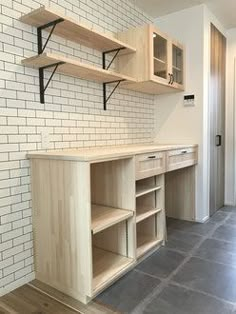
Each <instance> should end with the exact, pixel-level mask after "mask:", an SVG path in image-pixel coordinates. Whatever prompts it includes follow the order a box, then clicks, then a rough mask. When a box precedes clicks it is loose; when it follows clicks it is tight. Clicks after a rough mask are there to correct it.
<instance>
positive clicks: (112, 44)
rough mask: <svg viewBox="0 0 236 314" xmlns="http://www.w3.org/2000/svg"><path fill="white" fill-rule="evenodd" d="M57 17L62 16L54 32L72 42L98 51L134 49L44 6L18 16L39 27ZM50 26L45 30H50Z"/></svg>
mask: <svg viewBox="0 0 236 314" xmlns="http://www.w3.org/2000/svg"><path fill="white" fill-rule="evenodd" d="M59 18H63V19H64V21H63V22H62V23H59V24H57V26H56V28H55V30H54V32H53V33H54V34H55V35H58V36H60V37H63V38H65V39H68V40H70V41H73V42H77V43H79V44H82V45H85V46H87V47H91V48H93V49H97V50H100V51H103V52H104V51H108V50H113V49H117V48H122V47H125V48H126V49H123V50H121V51H120V54H128V53H133V52H135V51H136V49H135V48H133V47H131V46H130V45H128V44H125V43H123V42H121V41H120V40H118V39H116V38H115V37H114V38H113V37H112V36H109V35H107V34H105V33H101V32H98V31H96V30H94V29H93V28H91V27H88V26H86V25H83V24H81V23H78V22H77V21H75V20H73V19H71V18H69V17H66V16H63V15H62V14H60V13H59V12H56V11H55V10H52V9H51V8H46V7H45V6H42V7H40V8H39V9H36V10H34V11H32V12H30V13H28V14H26V15H23V16H22V17H21V18H20V21H21V22H23V23H26V24H28V25H32V26H35V27H39V26H42V25H45V24H48V23H50V22H52V21H55V20H57V19H59ZM50 29H51V28H50V27H49V28H46V29H45V30H47V31H50Z"/></svg>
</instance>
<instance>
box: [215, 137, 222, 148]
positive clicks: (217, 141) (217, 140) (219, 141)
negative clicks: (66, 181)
mask: <svg viewBox="0 0 236 314" xmlns="http://www.w3.org/2000/svg"><path fill="white" fill-rule="evenodd" d="M216 146H217V147H218V146H221V135H216Z"/></svg>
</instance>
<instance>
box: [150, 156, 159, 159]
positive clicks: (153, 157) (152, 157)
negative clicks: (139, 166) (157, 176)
mask: <svg viewBox="0 0 236 314" xmlns="http://www.w3.org/2000/svg"><path fill="white" fill-rule="evenodd" d="M148 158H149V159H155V158H157V156H148Z"/></svg>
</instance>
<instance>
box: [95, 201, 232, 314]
mask: <svg viewBox="0 0 236 314" xmlns="http://www.w3.org/2000/svg"><path fill="white" fill-rule="evenodd" d="M168 239H169V240H168V242H167V245H166V246H165V247H162V248H161V249H160V250H158V251H157V252H155V253H154V254H153V255H151V256H150V257H149V258H147V259H146V260H145V261H143V262H142V263H140V264H139V265H138V266H137V267H136V268H135V269H134V270H133V271H131V272H130V273H128V274H127V275H126V276H124V277H123V278H121V279H120V280H119V281H118V282H116V283H115V284H114V285H113V286H111V287H110V288H108V289H107V290H106V291H105V292H103V293H102V294H100V295H99V296H98V297H97V300H98V301H99V302H101V303H103V304H105V305H108V306H109V307H111V308H113V309H114V310H115V311H117V312H120V313H132V314H142V313H143V314H190V313H191V314H229V313H231V314H232V313H236V208H233V207H223V208H222V209H221V210H220V211H218V212H217V213H216V214H215V215H214V216H213V217H212V218H211V219H210V220H209V221H208V222H206V223H205V224H197V223H191V222H185V221H180V220H176V219H168Z"/></svg>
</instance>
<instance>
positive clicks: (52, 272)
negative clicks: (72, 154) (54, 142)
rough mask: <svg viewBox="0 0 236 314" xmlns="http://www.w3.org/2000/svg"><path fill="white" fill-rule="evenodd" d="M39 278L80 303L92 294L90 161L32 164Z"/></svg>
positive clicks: (37, 271)
mask: <svg viewBox="0 0 236 314" xmlns="http://www.w3.org/2000/svg"><path fill="white" fill-rule="evenodd" d="M31 165H32V191H33V213H34V214H33V226H34V239H35V240H34V241H35V262H36V278H37V279H38V280H40V281H42V282H44V283H46V284H48V285H50V286H52V287H54V288H56V289H58V290H60V291H62V292H64V293H66V294H68V295H70V296H72V297H74V298H76V299H78V300H81V301H82V302H86V295H91V293H92V287H91V284H92V265H91V260H92V252H91V232H90V225H91V217H90V189H89V187H90V176H89V165H88V164H87V163H80V162H72V161H59V160H43V159H38V160H36V159H35V160H33V161H32V162H31Z"/></svg>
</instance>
